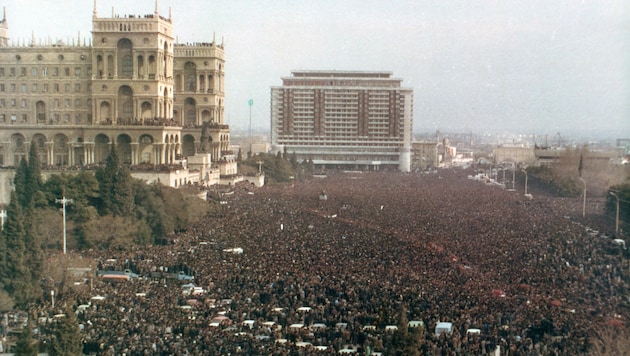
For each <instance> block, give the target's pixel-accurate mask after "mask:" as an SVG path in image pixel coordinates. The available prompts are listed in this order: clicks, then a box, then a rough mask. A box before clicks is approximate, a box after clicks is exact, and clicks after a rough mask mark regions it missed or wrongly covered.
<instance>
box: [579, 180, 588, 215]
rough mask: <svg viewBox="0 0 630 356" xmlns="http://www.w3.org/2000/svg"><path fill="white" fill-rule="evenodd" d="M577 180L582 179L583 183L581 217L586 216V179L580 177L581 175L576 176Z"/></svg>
mask: <svg viewBox="0 0 630 356" xmlns="http://www.w3.org/2000/svg"><path fill="white" fill-rule="evenodd" d="M578 179H579V180H581V181H582V183H583V184H584V193H582V194H583V195H584V198H583V199H584V200H583V202H582V217H585V216H586V181H585V180H584V179H583V178H582V177H578Z"/></svg>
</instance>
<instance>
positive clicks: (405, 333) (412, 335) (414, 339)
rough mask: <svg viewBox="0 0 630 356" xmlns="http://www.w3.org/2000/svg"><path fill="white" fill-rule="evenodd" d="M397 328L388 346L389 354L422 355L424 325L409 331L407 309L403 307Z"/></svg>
mask: <svg viewBox="0 0 630 356" xmlns="http://www.w3.org/2000/svg"><path fill="white" fill-rule="evenodd" d="M397 327H398V328H397V330H396V331H395V332H394V334H393V335H392V338H391V342H390V344H389V346H388V348H387V354H388V355H420V347H421V346H422V331H423V329H422V327H415V328H413V329H412V331H411V332H410V331H409V320H408V319H407V309H406V308H405V307H402V308H401V310H400V316H399V318H398V324H397Z"/></svg>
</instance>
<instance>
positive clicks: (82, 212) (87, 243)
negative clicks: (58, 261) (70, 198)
mask: <svg viewBox="0 0 630 356" xmlns="http://www.w3.org/2000/svg"><path fill="white" fill-rule="evenodd" d="M72 210H73V211H74V214H73V220H74V226H73V228H72V230H71V231H72V233H71V235H72V236H73V237H74V239H75V240H76V242H77V246H76V247H77V248H80V249H84V248H85V249H87V248H91V247H93V243H92V241H93V238H94V236H95V234H96V233H97V231H96V229H95V228H94V223H93V222H94V219H96V217H97V215H98V213H97V212H96V209H95V208H94V207H93V206H85V205H84V203H83V202H81V201H78V202H77V203H75V204H73V206H72Z"/></svg>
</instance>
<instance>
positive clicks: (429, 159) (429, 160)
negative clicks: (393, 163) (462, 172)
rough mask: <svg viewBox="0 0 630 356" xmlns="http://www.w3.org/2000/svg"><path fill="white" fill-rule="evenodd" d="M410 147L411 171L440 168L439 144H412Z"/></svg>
mask: <svg viewBox="0 0 630 356" xmlns="http://www.w3.org/2000/svg"><path fill="white" fill-rule="evenodd" d="M411 146H412V149H411V153H412V154H411V157H412V158H411V167H412V168H413V169H421V170H424V169H427V168H438V167H440V162H441V155H440V153H439V149H440V146H441V143H437V142H414V143H412V144H411Z"/></svg>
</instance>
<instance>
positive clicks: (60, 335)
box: [48, 307, 83, 356]
mask: <svg viewBox="0 0 630 356" xmlns="http://www.w3.org/2000/svg"><path fill="white" fill-rule="evenodd" d="M65 314H66V315H65V317H63V318H60V319H58V320H57V322H56V323H55V324H54V326H53V335H54V338H53V342H52V344H51V345H50V348H49V350H48V353H49V354H50V355H51V356H76V355H81V354H82V353H83V346H82V343H81V333H80V330H79V323H78V321H77V317H76V315H75V314H74V311H72V309H71V308H69V307H66V309H65Z"/></svg>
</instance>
